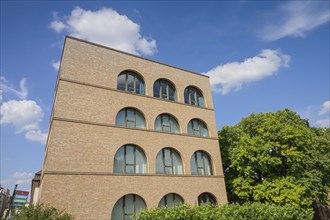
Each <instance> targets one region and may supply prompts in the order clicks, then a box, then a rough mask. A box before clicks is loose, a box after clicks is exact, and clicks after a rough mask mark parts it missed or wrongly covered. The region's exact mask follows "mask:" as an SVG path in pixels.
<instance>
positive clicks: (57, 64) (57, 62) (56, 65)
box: [52, 60, 61, 70]
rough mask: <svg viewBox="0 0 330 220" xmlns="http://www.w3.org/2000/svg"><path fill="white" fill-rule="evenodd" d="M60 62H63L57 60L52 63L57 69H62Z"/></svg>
mask: <svg viewBox="0 0 330 220" xmlns="http://www.w3.org/2000/svg"><path fill="white" fill-rule="evenodd" d="M60 63H61V61H60V60H59V61H56V62H53V63H52V66H53V68H54V69H55V70H59V69H60Z"/></svg>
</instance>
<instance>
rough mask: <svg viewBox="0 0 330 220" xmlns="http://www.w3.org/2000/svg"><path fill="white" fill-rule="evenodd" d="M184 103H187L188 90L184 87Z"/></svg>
mask: <svg viewBox="0 0 330 220" xmlns="http://www.w3.org/2000/svg"><path fill="white" fill-rule="evenodd" d="M184 103H186V104H189V90H188V88H186V89H185V90H184Z"/></svg>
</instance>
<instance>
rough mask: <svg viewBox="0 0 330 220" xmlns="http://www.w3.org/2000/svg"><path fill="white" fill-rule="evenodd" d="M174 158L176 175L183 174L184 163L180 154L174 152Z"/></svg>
mask: <svg viewBox="0 0 330 220" xmlns="http://www.w3.org/2000/svg"><path fill="white" fill-rule="evenodd" d="M172 157H173V169H174V173H175V174H182V173H183V171H182V161H181V158H180V156H179V154H177V153H176V152H173V154H172Z"/></svg>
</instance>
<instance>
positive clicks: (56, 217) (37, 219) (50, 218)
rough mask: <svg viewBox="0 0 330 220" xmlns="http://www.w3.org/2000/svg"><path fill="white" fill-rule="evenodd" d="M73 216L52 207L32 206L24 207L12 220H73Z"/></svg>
mask: <svg viewBox="0 0 330 220" xmlns="http://www.w3.org/2000/svg"><path fill="white" fill-rule="evenodd" d="M72 219H73V216H72V215H70V214H68V213H67V212H65V211H59V210H57V209H56V208H54V207H52V206H46V205H42V204H41V205H36V206H35V205H30V206H28V207H22V208H21V209H20V210H19V212H18V213H17V214H14V216H13V217H12V220H72Z"/></svg>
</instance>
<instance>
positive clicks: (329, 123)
mask: <svg viewBox="0 0 330 220" xmlns="http://www.w3.org/2000/svg"><path fill="white" fill-rule="evenodd" d="M315 125H316V126H317V127H322V128H329V127H330V119H329V118H325V119H320V120H317V121H316V122H315Z"/></svg>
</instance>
